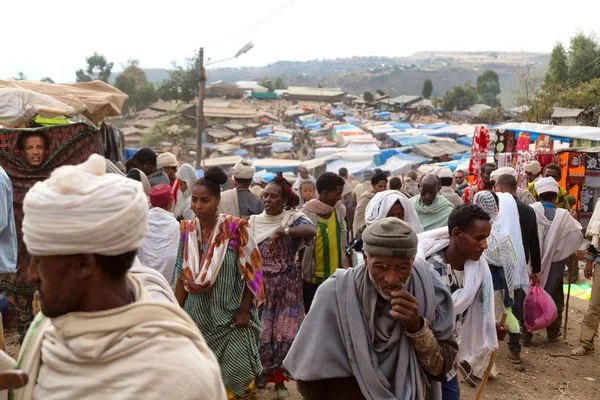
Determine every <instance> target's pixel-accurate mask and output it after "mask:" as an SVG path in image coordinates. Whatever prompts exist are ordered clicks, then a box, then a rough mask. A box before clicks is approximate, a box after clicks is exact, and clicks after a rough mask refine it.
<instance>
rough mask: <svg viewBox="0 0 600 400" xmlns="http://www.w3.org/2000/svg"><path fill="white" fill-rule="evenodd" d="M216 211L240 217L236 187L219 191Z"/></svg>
mask: <svg viewBox="0 0 600 400" xmlns="http://www.w3.org/2000/svg"><path fill="white" fill-rule="evenodd" d="M218 212H219V214H227V215H231V216H232V217H236V218H240V202H239V200H238V194H237V189H235V188H234V189H229V190H226V191H224V192H222V193H221V202H220V203H219V210H218Z"/></svg>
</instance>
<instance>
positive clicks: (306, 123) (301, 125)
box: [300, 119, 319, 128]
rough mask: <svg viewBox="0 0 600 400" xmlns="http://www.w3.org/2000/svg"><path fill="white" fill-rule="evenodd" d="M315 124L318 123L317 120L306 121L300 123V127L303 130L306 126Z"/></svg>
mask: <svg viewBox="0 0 600 400" xmlns="http://www.w3.org/2000/svg"><path fill="white" fill-rule="evenodd" d="M317 122H319V120H318V119H307V120H306V121H302V123H300V127H301V128H304V127H305V126H306V125H310V124H314V123H317Z"/></svg>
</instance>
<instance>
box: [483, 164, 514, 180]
mask: <svg viewBox="0 0 600 400" xmlns="http://www.w3.org/2000/svg"><path fill="white" fill-rule="evenodd" d="M502 175H512V176H514V178H515V179H516V180H517V181H518V180H519V173H518V172H517V170H516V169H514V168H511V167H502V168H498V169H497V170H495V171H494V172H492V173H491V174H490V179H491V180H493V181H497V180H498V178H499V177H501V176H502Z"/></svg>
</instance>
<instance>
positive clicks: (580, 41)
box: [567, 31, 600, 87]
mask: <svg viewBox="0 0 600 400" xmlns="http://www.w3.org/2000/svg"><path fill="white" fill-rule="evenodd" d="M598 77H600V44H599V43H598V38H597V36H596V35H594V34H589V35H585V34H584V33H583V32H581V31H579V32H577V34H576V35H575V36H573V37H572V38H571V46H570V47H569V78H568V80H567V86H569V87H575V86H577V85H579V84H581V83H584V82H587V81H589V80H592V79H594V78H598Z"/></svg>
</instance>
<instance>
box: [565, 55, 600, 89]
mask: <svg viewBox="0 0 600 400" xmlns="http://www.w3.org/2000/svg"><path fill="white" fill-rule="evenodd" d="M599 61H600V56H598V57H596V58H595V59H593V60H592V61H591V62H590V63H589V64H587V65H585V66H583V67H581V68H579V69H578V70H577V72H575V73H571V72H570V71H569V75H571V76H572V77H577V75H578V74H579V73H580V72H582V71H584V70H585V69H586V68H587V67H589V66H590V65H592V64H594V63H597V62H599ZM596 66H597V65H596ZM582 76H585V75H582ZM576 80H577V79H574V80H571V78H569V79H567V85H570V84H572V83H573V82H575V81H576ZM578 83H581V82H578Z"/></svg>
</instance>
